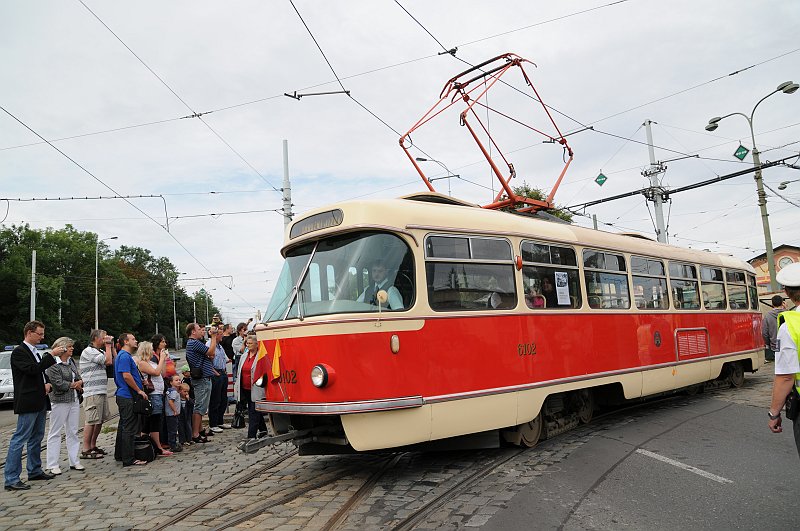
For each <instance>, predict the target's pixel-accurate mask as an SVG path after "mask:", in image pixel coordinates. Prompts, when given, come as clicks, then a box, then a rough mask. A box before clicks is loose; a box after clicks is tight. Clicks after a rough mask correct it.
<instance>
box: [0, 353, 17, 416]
mask: <svg viewBox="0 0 800 531" xmlns="http://www.w3.org/2000/svg"><path fill="white" fill-rule="evenodd" d="M13 349H14V347H11V349H10V350H9V348H8V347H6V350H4V351H3V352H0V403H1V402H13V401H14V380H12V379H11V350H13Z"/></svg>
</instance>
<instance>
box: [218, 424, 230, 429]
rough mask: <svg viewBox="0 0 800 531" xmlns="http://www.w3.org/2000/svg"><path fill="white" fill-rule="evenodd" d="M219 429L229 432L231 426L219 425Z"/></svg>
mask: <svg viewBox="0 0 800 531" xmlns="http://www.w3.org/2000/svg"><path fill="white" fill-rule="evenodd" d="M219 427H220V428H222V429H223V430H229V429H231V428H233V426H231V425H230V424H220V425H219Z"/></svg>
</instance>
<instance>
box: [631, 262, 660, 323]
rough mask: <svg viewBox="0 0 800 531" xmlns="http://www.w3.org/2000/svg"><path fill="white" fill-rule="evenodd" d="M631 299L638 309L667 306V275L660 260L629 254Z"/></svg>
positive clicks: (656, 308) (655, 308) (658, 308)
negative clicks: (631, 284) (631, 283)
mask: <svg viewBox="0 0 800 531" xmlns="http://www.w3.org/2000/svg"><path fill="white" fill-rule="evenodd" d="M631 273H633V301H634V304H636V308H637V309H639V310H666V309H668V308H669V295H668V294H667V293H668V289H667V276H666V272H665V269H664V264H663V263H662V262H661V260H653V259H652V258H644V257H640V256H631Z"/></svg>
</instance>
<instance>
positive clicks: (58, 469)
mask: <svg viewBox="0 0 800 531" xmlns="http://www.w3.org/2000/svg"><path fill="white" fill-rule="evenodd" d="M49 472H50V473H51V474H53V475H55V476H58V475H60V474H61V467H57V466H54V467H53V468H51V469H50V471H49Z"/></svg>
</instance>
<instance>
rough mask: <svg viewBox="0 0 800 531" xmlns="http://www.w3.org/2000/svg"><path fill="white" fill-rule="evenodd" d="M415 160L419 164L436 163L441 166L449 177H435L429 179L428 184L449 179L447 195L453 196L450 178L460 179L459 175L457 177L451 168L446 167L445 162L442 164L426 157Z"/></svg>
mask: <svg viewBox="0 0 800 531" xmlns="http://www.w3.org/2000/svg"><path fill="white" fill-rule="evenodd" d="M414 160H416V161H417V162H435V163H436V164H438V165H439V166H441V167H442V168H444V170H445V171H446V172H447V175H445V176H444V177H434V178H433V179H428V182H433V181H436V180H438V179H447V195H449V196H450V197H452V196H453V194H452V192H450V177H459V175H456V174H455V173H453V172H451V171H450V168H448V167H447V166H445V165H444V162H441V161H439V160H436V159H426V158H424V157H417V158H416V159H414Z"/></svg>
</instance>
